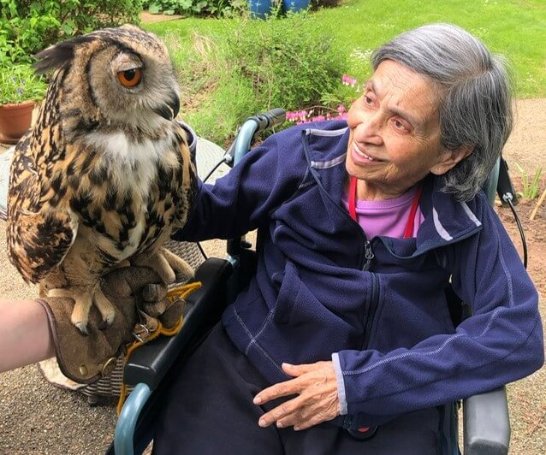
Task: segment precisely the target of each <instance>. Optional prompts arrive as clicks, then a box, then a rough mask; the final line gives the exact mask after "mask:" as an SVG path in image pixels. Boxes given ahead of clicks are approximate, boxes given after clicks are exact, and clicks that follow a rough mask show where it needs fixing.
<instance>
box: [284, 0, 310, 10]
mask: <svg viewBox="0 0 546 455" xmlns="http://www.w3.org/2000/svg"><path fill="white" fill-rule="evenodd" d="M309 2H310V0H282V6H283V8H284V10H285V11H286V12H288V11H291V12H293V13H297V12H298V11H303V10H306V9H307V8H309Z"/></svg>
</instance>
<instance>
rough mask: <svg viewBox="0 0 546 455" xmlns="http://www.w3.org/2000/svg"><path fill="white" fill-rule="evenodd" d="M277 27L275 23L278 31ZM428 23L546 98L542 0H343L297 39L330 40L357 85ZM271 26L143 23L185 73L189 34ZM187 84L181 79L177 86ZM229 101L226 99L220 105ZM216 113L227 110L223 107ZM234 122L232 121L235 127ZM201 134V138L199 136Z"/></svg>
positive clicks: (525, 92) (526, 92)
mask: <svg viewBox="0 0 546 455" xmlns="http://www.w3.org/2000/svg"><path fill="white" fill-rule="evenodd" d="M283 21H284V20H282V19H281V20H274V21H273V22H274V24H278V26H281V23H282V22H283ZM267 22H271V21H267ZM431 22H450V23H455V24H457V25H460V26H462V27H463V28H465V29H467V30H468V31H470V32H471V33H473V34H475V35H476V36H478V37H479V38H481V39H482V40H483V41H484V42H485V44H486V45H487V46H488V47H489V48H490V49H491V50H492V51H493V52H495V53H499V54H503V55H504V56H505V57H506V58H507V60H508V62H509V65H510V67H511V69H512V73H513V79H514V88H515V95H516V97H517V98H542V97H546V2H545V1H544V0H441V1H440V0H428V1H427V0H342V2H341V4H340V6H338V7H336V8H329V9H322V10H320V11H315V12H312V13H311V14H310V15H309V18H308V20H307V21H306V25H305V27H304V32H303V33H306V34H309V35H310V36H313V37H314V38H315V40H316V42H317V43H318V42H320V41H321V40H322V39H323V38H324V37H325V36H328V37H331V38H332V39H333V41H334V46H335V47H336V49H338V50H339V52H340V54H341V55H344V56H346V57H347V68H346V70H345V73H347V74H350V75H352V76H354V77H356V78H357V79H358V80H359V81H360V82H362V81H364V80H365V79H366V78H367V77H368V75H369V66H368V59H369V55H370V53H371V51H372V50H373V49H374V48H375V47H377V46H378V45H380V44H381V43H383V42H385V41H386V40H388V39H389V38H391V37H393V36H395V35H397V34H398V33H400V32H402V31H404V30H408V29H411V28H414V27H417V26H419V25H422V24H426V23H431ZM270 26H271V24H266V22H265V21H260V20H251V21H242V22H241V20H238V19H231V20H215V19H195V18H187V19H182V20H176V21H169V22H161V23H155V24H146V25H144V27H145V28H147V29H148V30H150V31H152V32H155V33H156V34H158V35H160V36H162V37H163V38H164V39H165V41H166V43H167V45H168V47H169V48H170V50H171V54H172V56H173V59H174V61H175V63H176V64H177V66H178V67H179V68H180V67H181V68H187V67H188V65H189V63H188V62H191V61H192V60H191V56H192V55H193V56H195V49H194V48H193V46H194V40H193V39H192V37H193V36H194V34H195V33H198V34H199V35H202V36H203V35H204V36H211V37H214V39H215V40H216V41H217V42H221V41H222V40H223V39H224V38H225V37H227V36H230V35H232V34H233V33H235V31H236V30H237V29H241V28H242V29H243V30H249V31H251V30H256V29H258V30H259V29H260V28H264V29H265V28H266V27H270ZM273 26H274V27H275V26H277V25H273ZM254 33H255V32H254ZM193 62H195V58H194V57H193ZM190 64H194V63H190ZM213 65H214V63H213ZM216 66H219V65H216ZM211 70H214V71H216V73H215V77H216V79H217V83H216V88H217V87H218V86H221V85H222V84H223V83H224V82H223V81H222V76H221V75H219V74H220V73H218V70H217V68H211ZM227 72H229V70H227ZM186 75H187V74H186ZM295 77H297V75H295ZM188 83H189V82H188V81H187V80H185V78H183V85H184V84H188ZM201 83H203V82H202V81H201ZM205 85H206V84H205ZM209 85H210V83H209ZM203 89H204V90H203ZM207 89H209V90H210V91H213V90H214V89H210V87H208V88H207V87H205V86H203V85H202V86H201V87H199V89H197V90H195V92H194V93H196V94H200V95H198V96H197V98H198V102H197V103H196V104H195V106H194V107H192V106H190V109H189V111H190V119H189V120H190V122H193V124H195V122H196V120H194V119H193V118H191V115H193V111H194V110H195V109H197V110H198V109H199V106H200V104H202V103H201V102H202V100H203V98H202V97H201V96H205V97H206V96H207V94H205V95H203V92H207ZM235 98H239V96H238V95H231V100H233V99H235ZM229 100H230V99H229V96H228V97H227V98H226V99H225V101H229ZM213 104H214V105H216V104H220V105H221V104H222V100H214V101H211V103H210V104H209V105H208V106H207V109H210V108H211V105H213ZM284 107H286V106H284ZM264 108H267V106H265V107H264ZM220 109H222V110H223V112H226V109H225V108H222V107H220ZM290 109H293V108H292V107H290ZM252 113H253V112H251V113H248V115H251V114H252ZM234 115H235V116H237V114H234ZM244 117H245V116H243V118H244ZM240 120H241V119H236V120H234V122H235V125H236V124H237V123H238V122H239V121H240ZM208 121H209V120H207V122H208ZM198 123H199V119H197V125H196V126H197V128H198V130H199V125H198ZM229 128H233V122H231V123H230V122H228V125H227V126H226V130H229ZM198 132H199V131H198ZM201 133H202V134H206V132H205V131H201ZM222 134H225V133H223V132H217V133H214V134H213V138H214V139H216V140H219V139H220V137H219V136H221V135H222Z"/></svg>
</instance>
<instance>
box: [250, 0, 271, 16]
mask: <svg viewBox="0 0 546 455" xmlns="http://www.w3.org/2000/svg"><path fill="white" fill-rule="evenodd" d="M248 7H249V9H250V16H251V17H253V18H254V19H265V18H266V16H267V15H268V14H270V13H271V0H248Z"/></svg>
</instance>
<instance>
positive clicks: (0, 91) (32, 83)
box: [0, 64, 47, 105]
mask: <svg viewBox="0 0 546 455" xmlns="http://www.w3.org/2000/svg"><path fill="white" fill-rule="evenodd" d="M46 87H47V86H46V83H45V82H44V80H43V78H42V77H41V76H38V75H36V74H35V73H34V69H33V68H32V66H30V65H28V64H21V65H13V66H11V67H10V68H9V70H5V71H0V105H1V104H9V103H21V102H23V101H29V100H31V101H38V100H40V99H42V98H43V96H44V94H45V91H46Z"/></svg>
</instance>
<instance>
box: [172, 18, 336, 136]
mask: <svg viewBox="0 0 546 455" xmlns="http://www.w3.org/2000/svg"><path fill="white" fill-rule="evenodd" d="M230 25H231V26H230V27H229V30H226V31H224V33H222V38H221V39H219V38H215V37H214V36H209V37H202V36H201V37H199V38H198V39H196V41H195V42H194V48H193V51H192V52H190V54H189V55H187V54H186V55H185V56H184V57H180V55H179V58H182V59H183V61H182V62H180V63H181V64H180V65H179V67H181V68H182V71H181V81H182V86H183V87H184V88H185V95H186V96H185V101H186V103H185V104H186V106H187V107H188V109H186V112H187V111H188V110H189V111H190V112H189V114H188V115H187V119H188V120H189V121H190V122H191V123H192V124H193V126H194V127H195V128H196V130H197V132H198V133H200V131H206V133H207V138H209V139H211V140H213V141H218V142H223V141H225V139H226V138H228V137H229V136H230V135H231V134H233V132H234V131H235V129H236V127H237V125H238V124H240V123H241V122H242V121H243V120H244V119H245V118H246V117H248V116H250V115H253V114H255V113H256V112H260V111H263V110H266V109H270V108H273V107H282V108H284V109H287V110H295V109H305V108H310V107H312V106H316V105H322V104H323V100H324V99H326V98H331V99H337V97H336V96H334V95H333V94H335V93H336V92H337V91H339V88H340V86H341V79H342V75H343V71H344V68H346V67H347V60H346V57H345V56H344V55H343V54H341V53H339V52H337V51H336V47H335V46H334V42H333V39H332V38H331V36H329V35H327V34H321V33H320V32H317V30H316V29H315V27H314V21H313V18H312V17H311V16H307V15H305V14H298V15H293V16H290V17H288V18H285V19H274V18H273V19H268V20H267V21H252V20H245V19H239V20H237V21H236V23H235V24H234V23H233V22H231V23H230ZM167 41H169V40H167ZM204 43H206V45H204ZM173 54H174V55H177V53H176V51H175V52H174V53H173ZM203 93H207V94H208V96H206V97H204V96H203ZM196 99H198V100H199V102H198V103H196V101H195V100H196ZM195 106H198V108H199V109H198V110H199V112H198V113H197V112H191V111H193V110H194V109H193V108H194V107H195Z"/></svg>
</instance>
